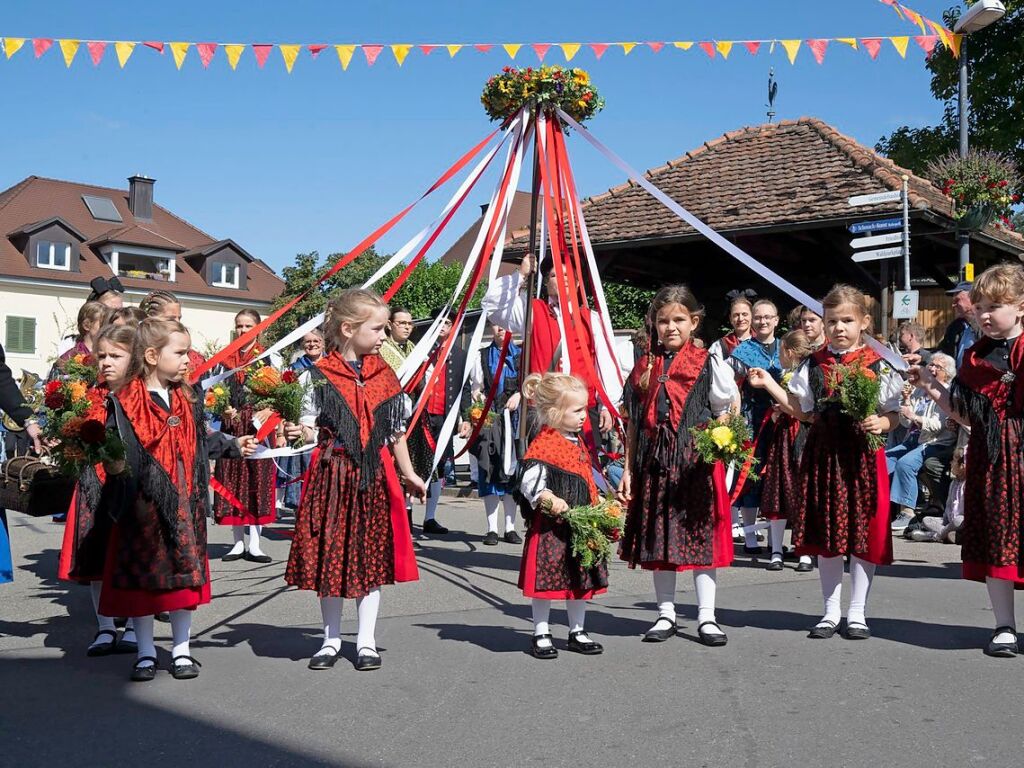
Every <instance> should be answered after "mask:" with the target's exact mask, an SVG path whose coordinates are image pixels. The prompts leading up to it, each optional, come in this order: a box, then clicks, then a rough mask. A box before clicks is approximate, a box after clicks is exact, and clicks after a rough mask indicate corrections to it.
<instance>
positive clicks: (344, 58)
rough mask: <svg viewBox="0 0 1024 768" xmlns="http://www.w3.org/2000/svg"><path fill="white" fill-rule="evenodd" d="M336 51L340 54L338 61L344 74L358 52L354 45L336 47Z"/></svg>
mask: <svg viewBox="0 0 1024 768" xmlns="http://www.w3.org/2000/svg"><path fill="white" fill-rule="evenodd" d="M334 50H335V51H337V52H338V61H340V62H341V69H342V71H343V72H344V71H345V70H346V69H348V65H349V62H350V61H352V54H353V53H355V52H356V47H355V46H354V45H336V46H334Z"/></svg>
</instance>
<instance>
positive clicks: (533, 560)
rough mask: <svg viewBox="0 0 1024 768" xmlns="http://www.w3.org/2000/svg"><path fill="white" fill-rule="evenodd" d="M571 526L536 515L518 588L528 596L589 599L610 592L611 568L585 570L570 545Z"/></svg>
mask: <svg viewBox="0 0 1024 768" xmlns="http://www.w3.org/2000/svg"><path fill="white" fill-rule="evenodd" d="M568 528H569V526H568V525H567V524H566V523H564V522H558V521H556V520H554V519H553V518H552V517H551V516H549V515H545V514H543V513H542V512H535V513H534V516H533V520H532V522H531V523H530V527H529V528H528V529H527V531H526V543H525V544H524V545H523V557H522V559H521V560H520V562H519V588H520V589H521V590H523V594H524V595H525V596H526V597H539V598H542V599H544V600H589V599H590V598H592V597H594V596H595V595H600V594H602V593H604V592H606V591H607V587H608V567H607V566H606V565H600V566H596V567H594V568H591V569H590V570H589V571H583V570H582V569H581V568H580V567H579V564H578V563H577V562H576V560H575V558H574V557H573V556H572V551H571V548H570V545H569V542H568Z"/></svg>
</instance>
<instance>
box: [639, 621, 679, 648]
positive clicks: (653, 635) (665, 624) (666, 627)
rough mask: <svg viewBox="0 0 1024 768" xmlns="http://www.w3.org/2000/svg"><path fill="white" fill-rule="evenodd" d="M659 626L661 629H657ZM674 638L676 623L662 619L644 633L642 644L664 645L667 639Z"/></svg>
mask: <svg viewBox="0 0 1024 768" xmlns="http://www.w3.org/2000/svg"><path fill="white" fill-rule="evenodd" d="M659 626H661V629H658V627H659ZM675 636H676V623H675V622H674V621H669V620H668V619H666V618H664V617H662V618H660V619H658V620H657V621H656V622H654V626H653V627H651V628H650V629H648V630H647V631H646V632H644V636H643V642H645V643H664V642H665V641H666V640H668V639H669V638H673V637H675Z"/></svg>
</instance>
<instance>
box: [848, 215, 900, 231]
mask: <svg viewBox="0 0 1024 768" xmlns="http://www.w3.org/2000/svg"><path fill="white" fill-rule="evenodd" d="M847 229H848V230H849V231H850V234H851V235H859V234H862V233H864V232H881V231H884V230H886V229H903V219H876V220H875V221H858V222H856V223H855V224H851V225H850V226H848V227H847Z"/></svg>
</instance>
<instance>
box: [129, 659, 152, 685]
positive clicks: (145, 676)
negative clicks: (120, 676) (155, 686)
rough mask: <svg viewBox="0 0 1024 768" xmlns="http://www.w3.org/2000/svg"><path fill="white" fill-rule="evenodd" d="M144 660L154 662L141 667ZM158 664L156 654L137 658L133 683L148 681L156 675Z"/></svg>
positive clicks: (133, 672)
mask: <svg viewBox="0 0 1024 768" xmlns="http://www.w3.org/2000/svg"><path fill="white" fill-rule="evenodd" d="M144 661H151V662H153V663H152V664H149V665H147V666H145V667H140V666H139V664H141V663H142V662H144ZM156 664H157V661H156V657H155V656H143V657H141V658H139V659H136V660H135V666H134V667H132V676H131V681H132V682H133V683H148V682H149V681H150V680H152V679H153V678H154V677H156Z"/></svg>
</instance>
